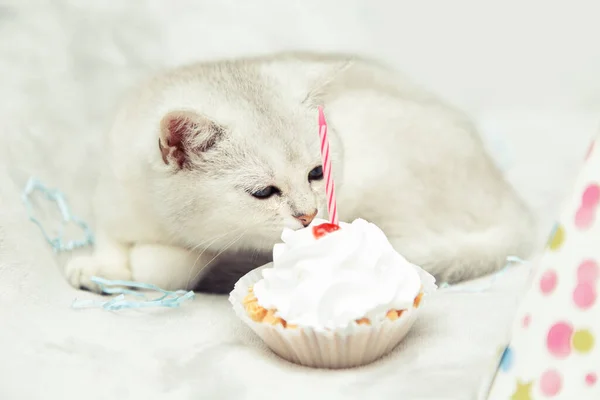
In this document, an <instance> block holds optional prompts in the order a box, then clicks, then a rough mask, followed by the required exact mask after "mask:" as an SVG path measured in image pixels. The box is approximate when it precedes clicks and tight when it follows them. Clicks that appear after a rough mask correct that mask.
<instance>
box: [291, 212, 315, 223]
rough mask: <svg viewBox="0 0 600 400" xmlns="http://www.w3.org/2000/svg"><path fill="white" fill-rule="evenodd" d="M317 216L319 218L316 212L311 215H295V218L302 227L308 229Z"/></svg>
mask: <svg viewBox="0 0 600 400" xmlns="http://www.w3.org/2000/svg"><path fill="white" fill-rule="evenodd" d="M316 216H317V210H314V211H313V212H312V213H310V214H296V215H294V218H296V219H297V220H298V221H300V223H301V224H302V226H304V227H307V226H308V225H310V223H311V222H312V220H313V219H315V217H316Z"/></svg>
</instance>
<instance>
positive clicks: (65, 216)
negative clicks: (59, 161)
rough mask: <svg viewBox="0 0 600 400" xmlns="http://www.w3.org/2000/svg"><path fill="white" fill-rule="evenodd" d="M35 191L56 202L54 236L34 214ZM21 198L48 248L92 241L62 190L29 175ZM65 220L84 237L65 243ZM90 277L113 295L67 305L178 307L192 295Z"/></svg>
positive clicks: (57, 249)
mask: <svg viewBox="0 0 600 400" xmlns="http://www.w3.org/2000/svg"><path fill="white" fill-rule="evenodd" d="M36 191H39V192H41V193H42V195H43V196H44V198H45V199H46V200H48V201H51V202H54V203H56V207H57V208H58V210H59V211H60V215H61V218H62V221H61V224H60V226H59V228H58V234H57V236H56V237H51V236H50V235H49V234H48V232H47V231H46V229H45V228H44V226H43V225H42V223H41V221H40V220H39V219H37V218H36V217H35V213H34V210H33V203H32V201H31V196H32V194H33V193H34V192H36ZM21 199H22V201H23V204H25V208H26V209H27V214H28V216H29V220H30V221H31V222H33V223H34V224H36V225H37V226H38V228H40V231H41V232H42V235H44V238H45V239H46V240H47V241H48V243H50V246H52V249H53V250H54V252H55V253H58V252H62V251H72V250H75V249H77V248H80V247H85V246H92V245H93V244H94V235H93V234H92V231H91V230H90V229H89V227H88V225H87V224H86V223H85V222H84V221H82V220H81V219H79V218H78V217H76V216H75V215H73V214H72V213H71V209H70V208H69V204H68V203H67V200H66V198H65V195H64V194H63V193H62V192H60V191H58V190H56V189H48V188H47V187H46V186H45V185H44V184H42V183H41V182H40V181H39V180H37V179H36V178H34V177H31V178H29V180H28V181H27V185H26V186H25V189H24V190H23V193H22V195H21ZM69 223H74V224H75V225H77V226H79V227H80V228H81V230H82V231H83V233H84V235H85V238H84V239H80V240H69V241H67V242H65V240H64V238H63V235H64V230H65V227H66V226H67V224H69ZM91 280H92V282H94V283H96V284H97V285H98V286H99V287H100V289H101V290H102V292H103V293H106V294H116V295H117V296H116V297H114V298H112V299H110V300H108V301H97V300H78V299H75V300H74V301H73V303H72V305H71V306H72V307H73V308H90V307H100V308H103V309H105V310H111V311H112V310H121V309H124V308H144V307H169V308H174V307H179V306H180V305H181V304H182V303H183V302H184V301H186V300H190V299H193V298H194V292H193V291H185V290H177V291H169V290H164V289H161V288H159V287H158V286H156V285H151V284H148V283H140V282H130V281H121V280H116V281H110V280H108V279H104V278H99V277H97V276H94V277H92V278H91ZM132 289H143V290H151V291H154V292H158V293H161V294H162V295H161V296H159V297H157V298H154V299H149V298H147V297H146V295H144V294H143V293H142V292H140V291H136V290H132ZM125 296H135V297H137V298H139V299H140V300H137V301H133V300H127V299H126V297H125Z"/></svg>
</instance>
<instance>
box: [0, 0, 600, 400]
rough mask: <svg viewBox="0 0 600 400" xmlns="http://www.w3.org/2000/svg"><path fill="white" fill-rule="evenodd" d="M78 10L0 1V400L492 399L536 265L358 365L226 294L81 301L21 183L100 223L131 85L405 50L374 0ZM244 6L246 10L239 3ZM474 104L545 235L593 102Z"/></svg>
mask: <svg viewBox="0 0 600 400" xmlns="http://www.w3.org/2000/svg"><path fill="white" fill-rule="evenodd" d="M72 3H73V4H70V3H69V2H64V1H63V2H61V1H54V2H48V3H42V2H40V4H39V5H37V6H36V7H33V6H29V7H27V6H24V5H23V4H20V5H17V3H16V2H15V5H13V6H4V7H0V35H1V37H2V40H1V41H0V88H1V93H0V94H1V96H0V357H1V361H0V399H6V400H13V399H63V400H70V399H80V398H81V399H89V400H91V399H107V398H111V397H114V398H119V399H171V398H173V399H175V398H177V399H204V398H206V399H266V398H275V397H276V396H277V397H283V398H285V399H289V400H291V399H306V398H310V397H311V396H312V397H314V398H326V399H338V398H339V399H342V398H343V399H363V398H367V396H369V397H372V398H377V399H383V398H398V399H470V398H475V397H476V395H477V393H478V390H479V389H480V387H481V385H482V383H484V382H485V380H486V379H488V378H489V376H490V375H491V374H492V373H493V369H494V363H495V362H496V360H497V357H498V351H499V349H500V347H501V346H502V345H503V343H504V340H505V339H506V334H507V332H508V328H509V325H510V323H511V317H512V314H513V312H514V311H515V305H516V302H517V300H518V297H519V294H520V293H521V291H522V289H523V286H524V284H525V283H526V278H527V275H528V267H525V266H519V267H514V268H512V269H510V270H508V271H507V272H506V273H505V274H504V275H502V276H500V277H498V278H497V279H496V281H495V283H494V285H493V286H492V287H491V288H490V289H489V290H487V291H486V292H484V293H455V292H449V291H440V292H438V293H437V294H436V295H434V296H432V297H431V298H430V299H429V300H428V301H427V302H426V306H425V307H424V309H423V313H422V317H421V318H420V320H419V321H417V323H416V325H415V326H414V328H413V330H412V332H411V333H410V334H409V336H408V337H407V338H406V339H405V340H404V342H403V343H402V344H401V345H400V346H399V347H398V348H397V349H396V350H395V351H394V352H393V353H392V354H391V355H390V356H388V357H386V358H384V359H382V360H380V361H378V362H376V363H374V364H372V365H369V366H366V367H363V368H357V369H352V370H344V371H328V370H314V369H308V368H303V367H299V366H295V365H292V364H290V363H288V362H285V361H283V360H281V359H279V358H278V357H276V356H274V355H273V354H272V353H271V352H269V351H268V350H267V349H265V347H264V346H263V344H262V343H260V342H259V340H258V339H257V338H256V337H255V336H254V335H253V334H252V332H251V331H250V330H249V329H247V328H246V327H245V326H243V325H242V323H241V322H239V321H238V320H237V319H236V317H235V315H234V314H233V312H232V310H231V309H230V305H229V303H228V302H227V299H226V298H225V297H223V296H213V295H203V294H200V295H198V296H197V297H196V299H195V300H194V301H193V302H191V303H186V304H184V306H183V307H181V308H180V309H145V310H141V311H132V310H124V311H119V312H107V311H103V310H98V309H94V310H74V309H72V308H71V307H70V305H71V302H72V301H73V299H74V298H75V297H78V298H86V299H91V298H96V297H95V296H94V295H92V294H90V293H87V292H80V291H76V290H74V289H72V288H70V287H69V286H68V285H67V283H66V282H65V281H64V279H63V277H62V275H61V269H60V268H59V266H60V265H61V264H62V263H63V262H64V259H63V257H56V256H55V255H54V254H53V253H52V251H51V250H50V248H49V246H48V245H47V243H46V242H45V241H44V240H43V238H42V236H41V234H40V232H39V230H38V229H37V228H36V227H35V226H34V225H33V224H32V223H30V222H29V221H28V220H27V215H26V213H25V210H24V208H23V205H22V204H21V200H20V193H21V191H22V189H23V187H24V185H25V183H26V181H27V179H28V178H29V176H31V175H35V176H37V177H39V178H40V179H41V180H42V181H44V182H45V183H47V184H49V185H50V186H54V187H58V188H60V189H61V190H63V191H64V192H65V193H67V195H68V200H69V201H70V204H71V206H72V207H73V209H74V210H75V211H76V213H77V214H78V215H80V216H81V217H83V218H84V219H87V220H90V204H89V203H90V201H89V200H90V193H91V188H92V187H93V183H94V177H95V171H97V168H98V167H99V166H100V165H101V159H102V154H103V152H104V149H103V148H102V147H101V145H100V144H99V143H100V140H99V138H100V137H101V135H102V134H103V132H105V131H106V130H107V128H108V126H109V124H110V121H111V117H112V114H113V112H114V109H115V107H116V104H117V99H118V98H119V97H120V96H121V94H122V91H123V90H124V89H125V88H126V87H127V86H128V85H130V84H131V83H132V82H135V81H136V80H138V79H139V78H141V77H143V76H144V75H145V74H148V73H150V72H151V71H152V70H154V69H156V68H159V67H163V66H168V65H173V64H177V63H180V62H184V61H189V60H192V59H207V58H214V57H216V56H225V55H227V56H229V55H236V54H246V53H256V52H266V51H274V50H280V49H284V48H290V47H296V48H298V47H303V48H312V49H323V50H327V49H336V50H347V51H349V50H356V51H360V50H366V49H368V50H369V51H370V52H371V53H373V52H375V53H376V52H377V51H379V52H380V53H381V54H384V52H386V51H387V52H389V51H390V49H391V47H389V46H388V47H387V48H386V47H385V46H384V45H380V46H379V47H378V48H373V47H372V46H371V43H372V42H371V40H372V39H373V38H375V39H376V35H375V34H373V35H374V36H373V37H371V38H369V37H367V36H366V34H367V32H370V29H376V27H377V26H378V23H377V21H374V20H371V19H369V18H368V15H365V12H367V11H369V10H368V9H367V8H366V2H361V1H354V2H352V1H350V2H345V3H344V7H343V9H342V7H340V5H338V4H337V3H336V2H335V1H323V2H316V1H310V2H302V5H300V2H299V3H297V4H298V5H294V6H292V5H291V4H292V2H289V4H288V5H287V6H282V5H277V4H278V3H275V2H265V1H261V2H256V3H255V6H254V7H250V6H247V5H246V6H245V5H244V4H246V2H233V1H229V2H228V1H221V2H218V3H217V2H203V1H200V2H194V3H193V5H192V3H191V2H188V3H186V2H185V1H177V2H172V3H170V5H169V4H168V3H167V2H164V3H159V2H148V3H147V7H146V8H140V7H139V5H140V4H141V2H118V1H114V2H101V3H100V2H96V3H95V4H96V5H95V6H91V3H90V5H88V6H87V7H86V8H82V7H81V6H76V5H75V4H83V3H81V2H75V1H73V2H72ZM234 3H235V6H240V7H245V9H244V10H238V11H234ZM258 3H260V4H261V6H262V8H261V7H257V6H256V4H258ZM267 3H269V5H270V8H268V7H266V5H267ZM159 4H162V5H159ZM293 4H296V3H293ZM318 4H320V5H319V6H318ZM136 5H137V6H136ZM94 7H95V8H94ZM371 11H372V10H371ZM384 11H385V10H384ZM384 11H382V12H380V13H379V15H384V14H385V12H384ZM336 16H337V17H338V19H337V20H335V18H334V17H336ZM333 20H335V24H333V23H332V21H333ZM336 24H337V25H336ZM291 25H293V26H291ZM284 27H286V28H284ZM336 27H337V28H336ZM292 32H293V33H292ZM382 35H383V34H382ZM386 37H387V36H386ZM388 43H389V42H388ZM411 65H413V66H414V65H416V64H414V63H413V64H411ZM442 69H443V68H442V67H439V68H438V70H442ZM425 75H427V74H425ZM430 81H431V82H435V81H436V79H434V78H432V79H430ZM462 82H463V83H465V80H463V81H462ZM454 84H455V85H456V83H454ZM439 86H444V85H439ZM465 86H468V84H465ZM455 87H460V86H455ZM446 89H447V90H448V92H449V93H451V92H452V85H446ZM472 93H475V94H474V95H473V96H472V97H469V96H462V97H461V96H460V95H455V96H454V97H455V98H456V99H458V100H459V102H462V103H465V104H467V105H468V103H469V102H470V101H471V103H472V104H474V103H476V102H477V101H478V100H480V99H479V97H478V96H477V93H478V92H477V91H474V92H472ZM472 111H474V115H475V117H476V119H477V120H478V122H479V124H480V126H481V128H482V132H483V133H484V137H485V139H486V140H487V141H488V143H489V144H490V149H491V150H492V152H493V153H494V155H495V156H496V157H497V159H498V161H499V163H500V164H501V165H503V167H504V169H505V170H506V172H507V175H508V176H509V178H510V180H511V181H512V182H513V183H514V184H515V186H516V187H517V188H518V189H519V191H520V192H521V193H522V194H523V196H524V197H525V198H526V199H527V201H528V202H529V203H530V204H531V205H532V206H533V207H534V209H535V211H536V212H537V214H538V216H539V217H540V221H541V224H540V226H541V231H542V234H541V236H540V237H543V236H544V233H543V232H548V231H549V227H550V225H551V223H552V220H553V217H554V216H555V215H556V213H557V211H558V209H559V207H560V203H561V199H562V197H563V195H564V194H565V192H567V191H568V188H569V184H570V181H571V179H572V178H573V177H574V175H575V173H576V172H577V170H578V167H579V165H580V160H581V159H582V157H583V155H584V153H585V148H586V145H587V141H588V140H589V139H590V138H591V137H592V136H593V135H594V133H595V132H596V122H597V118H596V116H594V115H593V114H587V113H585V110H583V111H581V110H577V109H572V110H570V111H563V112H555V111H533V110H528V109H525V108H523V107H520V108H519V109H517V110H514V109H513V110H512V111H506V110H505V109H504V107H502V109H501V108H497V109H493V108H485V107H484V108H482V107H472ZM548 138H552V141H549V140H548ZM124 145H127V144H126V143H125V144H124ZM488 281H489V279H487V280H485V279H484V280H483V281H482V282H475V283H470V284H469V285H476V286H478V287H479V286H481V285H485V284H486V282H488Z"/></svg>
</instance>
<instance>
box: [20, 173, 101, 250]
mask: <svg viewBox="0 0 600 400" xmlns="http://www.w3.org/2000/svg"><path fill="white" fill-rule="evenodd" d="M36 191H39V192H41V193H42V194H43V195H44V197H45V198H46V200H49V201H52V202H54V203H56V207H57V208H58V210H59V211H60V214H61V217H62V221H61V224H60V226H59V228H58V233H57V236H56V237H51V236H50V235H49V234H48V232H46V229H45V228H44V227H43V225H42V223H41V222H40V220H39V219H37V218H36V217H35V213H34V211H33V204H32V201H31V196H32V194H33V193H34V192H36ZM21 200H22V201H23V204H25V208H26V209H27V214H28V216H29V220H30V221H31V222H33V223H34V224H36V225H37V226H38V228H40V231H41V232H42V235H44V238H45V239H46V241H48V243H50V246H52V249H53V250H54V252H55V253H58V252H61V251H72V250H75V249H77V248H80V247H85V246H92V245H93V244H94V235H93V234H92V231H91V230H90V229H89V227H88V225H87V224H86V223H85V222H83V221H82V220H81V219H79V218H78V217H77V216H75V215H73V214H72V213H71V210H70V209H69V205H68V203H67V200H66V198H65V195H64V194H63V193H62V192H60V191H58V190H55V189H48V188H47V187H46V186H44V185H43V184H42V183H41V182H40V181H39V180H37V179H36V178H34V177H31V178H29V181H28V182H27V185H26V186H25V190H23V193H22V194H21ZM69 223H73V224H75V225H77V226H78V227H79V228H81V230H82V231H83V234H84V235H85V237H84V239H79V240H69V241H67V242H65V241H64V239H63V235H64V230H65V227H66V226H67V224H69Z"/></svg>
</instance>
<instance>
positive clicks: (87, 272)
mask: <svg viewBox="0 0 600 400" xmlns="http://www.w3.org/2000/svg"><path fill="white" fill-rule="evenodd" d="M65 275H66V278H67V281H68V282H69V283H70V284H71V286H73V287H74V288H75V289H84V290H89V291H91V292H95V293H102V290H101V289H100V287H99V286H98V285H97V284H96V283H94V282H92V277H93V276H97V277H100V278H105V279H110V280H115V279H118V280H131V272H130V271H129V269H128V268H127V266H126V265H111V264H110V263H107V262H105V261H103V260H101V259H98V258H97V257H94V256H81V257H76V258H73V259H71V260H70V261H69V263H68V264H67V267H66V268H65Z"/></svg>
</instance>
